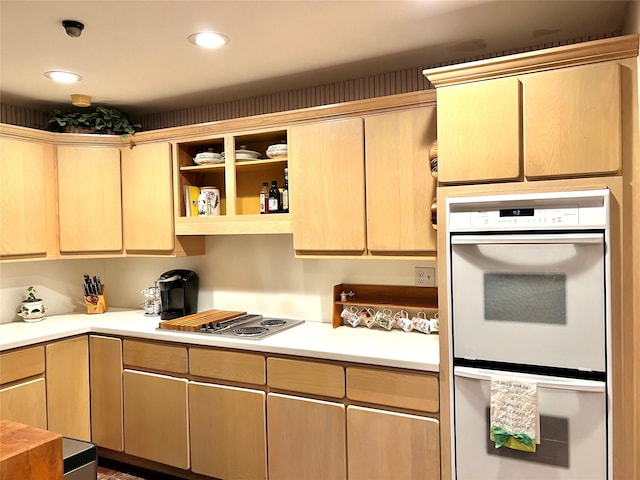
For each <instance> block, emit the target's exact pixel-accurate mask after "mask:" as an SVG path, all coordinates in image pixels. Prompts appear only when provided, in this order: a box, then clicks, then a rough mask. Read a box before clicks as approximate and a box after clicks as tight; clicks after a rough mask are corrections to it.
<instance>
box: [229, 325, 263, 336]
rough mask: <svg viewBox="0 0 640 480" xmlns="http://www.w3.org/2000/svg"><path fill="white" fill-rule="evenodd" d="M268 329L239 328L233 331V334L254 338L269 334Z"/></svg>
mask: <svg viewBox="0 0 640 480" xmlns="http://www.w3.org/2000/svg"><path fill="white" fill-rule="evenodd" d="M268 331H269V329H268V328H265V327H238V328H234V329H233V334H234V335H237V336H239V337H253V336H256V335H262V334H263V333H267V332H268Z"/></svg>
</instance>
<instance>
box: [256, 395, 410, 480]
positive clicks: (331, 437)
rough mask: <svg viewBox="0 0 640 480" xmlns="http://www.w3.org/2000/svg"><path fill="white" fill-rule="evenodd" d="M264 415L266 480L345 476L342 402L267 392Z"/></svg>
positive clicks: (337, 479)
mask: <svg viewBox="0 0 640 480" xmlns="http://www.w3.org/2000/svg"><path fill="white" fill-rule="evenodd" d="M267 417H268V418H267V424H268V425H269V428H268V440H269V480H291V479H293V478H296V479H298V478H300V479H305V480H327V479H331V480H341V479H346V478H347V477H346V475H347V457H346V432H345V408H344V405H342V404H337V403H330V402H323V401H319V400H311V399H306V398H301V397H291V396H287V395H279V394H273V393H270V394H269V395H268V396H267ZM389 478H401V477H389ZM406 478H409V477H406Z"/></svg>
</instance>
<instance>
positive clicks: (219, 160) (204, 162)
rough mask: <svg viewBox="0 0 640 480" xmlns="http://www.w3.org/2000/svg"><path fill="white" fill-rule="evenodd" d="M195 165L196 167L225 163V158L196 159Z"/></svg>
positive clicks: (194, 160)
mask: <svg viewBox="0 0 640 480" xmlns="http://www.w3.org/2000/svg"><path fill="white" fill-rule="evenodd" d="M193 163H195V164H196V165H210V164H212V163H224V158H222V157H218V158H197V157H196V158H194V159H193Z"/></svg>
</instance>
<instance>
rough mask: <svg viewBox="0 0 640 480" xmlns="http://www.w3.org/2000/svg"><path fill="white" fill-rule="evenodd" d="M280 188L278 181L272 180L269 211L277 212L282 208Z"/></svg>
mask: <svg viewBox="0 0 640 480" xmlns="http://www.w3.org/2000/svg"><path fill="white" fill-rule="evenodd" d="M280 202H281V201H280V190H278V182H277V181H275V180H273V181H272V182H271V190H269V212H270V213H275V212H278V211H279V210H280V206H281V205H280Z"/></svg>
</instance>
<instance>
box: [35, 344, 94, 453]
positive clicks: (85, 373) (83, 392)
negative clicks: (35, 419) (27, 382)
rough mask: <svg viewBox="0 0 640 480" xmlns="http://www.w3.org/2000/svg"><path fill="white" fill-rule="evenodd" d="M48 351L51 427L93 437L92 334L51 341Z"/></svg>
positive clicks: (80, 437)
mask: <svg viewBox="0 0 640 480" xmlns="http://www.w3.org/2000/svg"><path fill="white" fill-rule="evenodd" d="M45 352H46V353H45V358H46V364H47V373H46V377H47V415H48V427H49V430H51V431H53V432H57V433H60V434H62V435H64V436H66V437H71V438H75V439H78V440H86V441H89V440H91V421H90V412H89V410H90V407H89V405H90V404H89V341H88V338H87V337H86V336H82V337H77V338H72V339H70V340H62V341H60V342H55V343H50V344H48V345H47V346H46V348H45Z"/></svg>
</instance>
